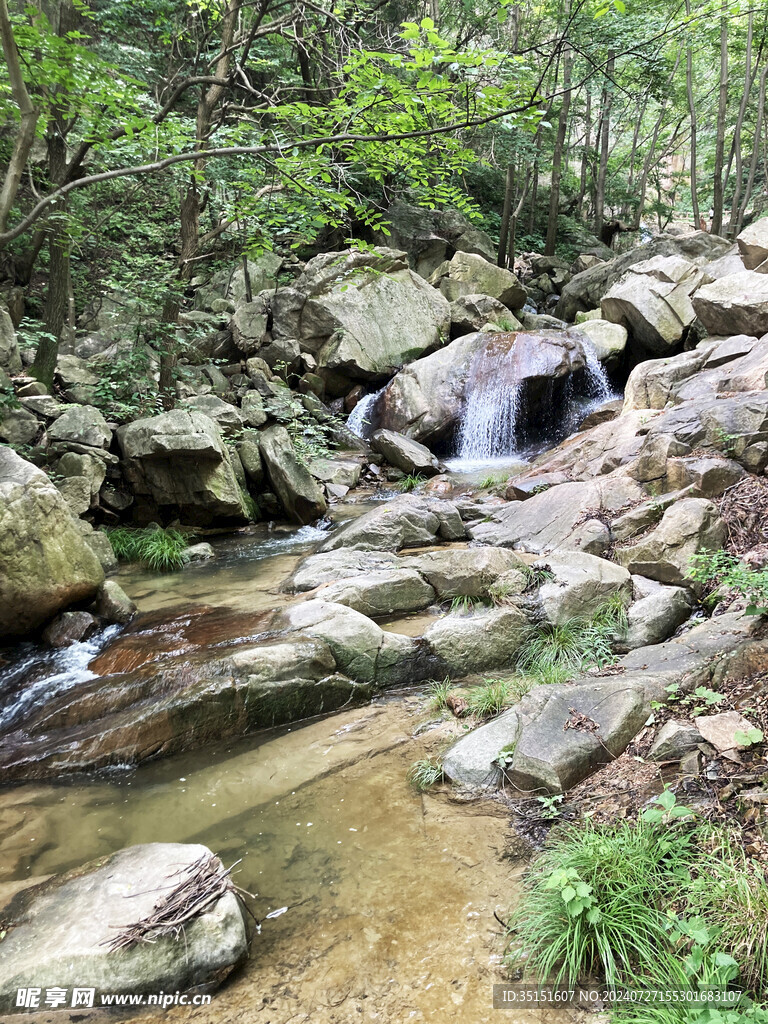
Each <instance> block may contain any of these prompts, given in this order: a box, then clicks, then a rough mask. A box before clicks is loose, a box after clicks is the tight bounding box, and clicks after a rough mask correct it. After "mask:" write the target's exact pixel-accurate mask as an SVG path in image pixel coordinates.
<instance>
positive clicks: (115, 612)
mask: <svg viewBox="0 0 768 1024" xmlns="http://www.w3.org/2000/svg"><path fill="white" fill-rule="evenodd" d="M93 607H94V610H95V612H96V614H97V615H100V616H101V617H102V618H103V619H106V620H107V622H117V623H119V624H120V625H125V623H127V622H130V621H131V619H132V618H133V617H134V615H135V614H136V611H137V608H136V604H135V602H134V601H132V600H131V599H130V597H128V595H127V594H126V592H125V591H124V590H123V588H122V587H121V586H120V584H119V583H116V582H115V580H104V582H103V583H102V584H101V586H100V587H99V589H98V591H97V593H96V600H95V601H94V605H93Z"/></svg>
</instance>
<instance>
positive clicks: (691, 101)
mask: <svg viewBox="0 0 768 1024" xmlns="http://www.w3.org/2000/svg"><path fill="white" fill-rule="evenodd" d="M685 13H686V15H687V17H688V18H690V16H691V0H685ZM685 86H686V91H687V94H688V111H689V113H690V115H691V147H690V148H691V209H692V210H693V222H694V224H695V226H696V229H697V230H698V228H699V226H700V224H701V215H700V213H699V193H698V178H697V169H696V144H697V139H698V118H697V115H696V100H695V98H694V95H693V46H692V44H691V39H690V36H689V37H688V44H687V47H686V61H685Z"/></svg>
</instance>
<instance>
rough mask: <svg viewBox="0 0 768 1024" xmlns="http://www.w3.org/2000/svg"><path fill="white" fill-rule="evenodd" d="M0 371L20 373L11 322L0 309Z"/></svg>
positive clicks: (16, 343)
mask: <svg viewBox="0 0 768 1024" xmlns="http://www.w3.org/2000/svg"><path fill="white" fill-rule="evenodd" d="M0 370H5V371H6V373H21V356H20V355H19V343H18V341H17V339H16V331H15V330H14V329H13V321H12V320H11V318H10V316H9V315H8V313H7V312H6V311H5V310H4V309H1V308H0Z"/></svg>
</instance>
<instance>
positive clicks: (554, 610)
mask: <svg viewBox="0 0 768 1024" xmlns="http://www.w3.org/2000/svg"><path fill="white" fill-rule="evenodd" d="M544 564H546V566H547V567H548V568H549V569H550V570H551V572H552V574H553V579H552V580H550V581H548V582H546V583H543V584H542V585H541V587H540V588H539V594H538V600H539V603H540V605H541V608H542V611H543V612H544V616H545V618H546V619H547V621H548V622H551V623H554V624H556V625H561V624H562V623H565V622H568V620H569V619H575V618H579V617H584V618H589V617H590V615H592V614H593V613H594V612H595V611H597V609H598V608H599V607H600V606H601V605H603V604H605V603H606V601H608V600H610V598H612V597H614V596H617V597H619V598H620V599H621V601H622V603H623V604H624V605H625V606H626V605H628V604H629V602H630V600H631V595H632V581H631V579H630V575H629V573H628V572H627V570H626V569H622V568H621V566H619V565H616V563H615V562H609V561H607V560H606V559H605V558H597V557H596V556H595V555H590V554H587V553H586V552H585V551H555V552H553V553H552V554H551V555H548V556H547V558H546V559H545V560H544Z"/></svg>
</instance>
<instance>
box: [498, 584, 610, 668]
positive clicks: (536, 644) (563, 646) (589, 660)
mask: <svg viewBox="0 0 768 1024" xmlns="http://www.w3.org/2000/svg"><path fill="white" fill-rule="evenodd" d="M626 624H627V612H626V608H625V607H624V604H623V603H622V601H621V598H620V597H619V596H618V595H617V596H616V597H615V598H611V599H610V600H609V601H606V602H605V604H603V605H601V606H600V607H599V608H598V609H597V610H596V611H595V612H594V614H593V615H592V617H591V618H589V619H587V618H575V619H570V620H569V621H567V622H563V623H554V624H553V623H543V624H542V625H541V626H534V627H532V628H531V630H530V631H529V633H528V635H527V637H526V639H525V641H524V643H523V645H522V647H521V648H520V652H519V654H518V659H517V665H518V668H519V669H520V670H521V671H522V672H525V673H529V674H532V675H538V676H542V677H544V678H545V679H547V681H548V682H552V681H558V682H559V681H561V679H560V678H559V677H560V676H561V675H563V674H571V675H572V674H574V673H575V672H578V671H580V670H582V669H585V668H588V667H589V666H590V665H597V666H598V667H600V668H602V667H603V666H605V665H608V664H610V662H612V661H613V659H614V654H613V644H614V643H615V641H616V638H617V637H618V636H620V635H621V633H622V632H623V630H625V629H626Z"/></svg>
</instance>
